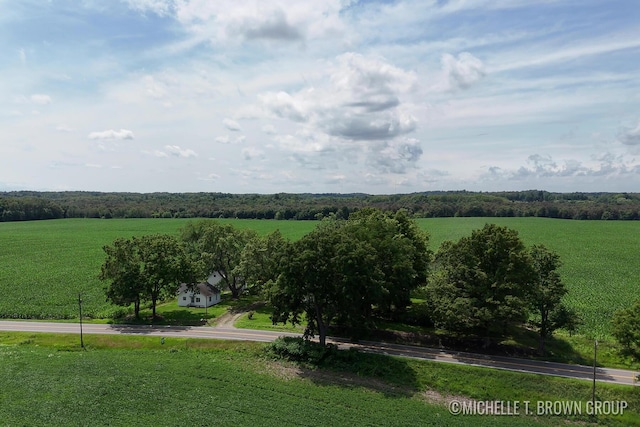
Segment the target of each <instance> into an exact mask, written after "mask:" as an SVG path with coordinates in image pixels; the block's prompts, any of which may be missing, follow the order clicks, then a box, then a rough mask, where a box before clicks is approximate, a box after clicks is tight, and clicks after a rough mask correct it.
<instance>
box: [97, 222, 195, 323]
mask: <svg viewBox="0 0 640 427" xmlns="http://www.w3.org/2000/svg"><path fill="white" fill-rule="evenodd" d="M104 251H105V253H106V254H107V257H106V260H105V262H104V264H103V265H102V268H101V272H100V279H102V280H110V284H109V285H108V287H107V289H106V295H107V299H108V300H109V301H111V302H113V303H114V304H116V305H121V306H127V305H130V304H134V311H135V315H136V317H139V313H140V304H141V302H143V301H148V302H151V307H152V312H153V317H154V318H155V317H156V305H157V303H158V301H159V300H161V299H164V298H166V297H169V296H173V295H175V293H176V291H177V289H178V286H179V284H180V283H181V282H182V281H185V282H187V283H190V284H192V283H193V282H194V278H195V274H194V267H193V264H192V263H191V262H190V260H189V258H188V256H187V254H186V252H185V250H184V247H183V246H182V245H181V244H180V242H179V241H178V240H177V239H176V238H175V237H173V236H169V235H164V234H156V235H148V236H142V237H133V238H131V239H117V240H116V241H114V243H113V245H112V246H105V247H104Z"/></svg>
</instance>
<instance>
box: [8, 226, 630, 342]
mask: <svg viewBox="0 0 640 427" xmlns="http://www.w3.org/2000/svg"><path fill="white" fill-rule="evenodd" d="M188 221H190V220H187V219H127V220H115V219H114V220H96V219H85V220H82V219H78V220H75V219H69V220H52V221H34V222H10V223H0V292H2V295H3V298H2V299H0V317H5V318H7V317H11V318H77V310H78V307H77V298H78V293H79V292H81V293H82V294H83V301H84V302H83V310H84V312H85V313H86V314H88V315H90V316H92V317H103V316H108V315H109V314H110V313H111V312H112V311H113V308H112V307H111V306H110V305H108V304H107V303H106V302H105V298H104V293H103V287H104V283H102V282H100V281H99V280H98V279H97V275H98V273H99V271H100V265H101V264H102V262H103V261H104V253H103V251H102V246H104V245H106V244H110V243H111V242H112V241H113V240H114V239H115V238H117V237H131V236H133V235H142V234H151V233H176V234H177V233H178V232H179V230H180V228H181V227H183V226H184V225H185V224H186V223H187V222H188ZM220 221H224V222H230V223H233V224H234V225H236V226H238V227H246V228H252V229H255V230H257V231H258V232H259V233H262V234H266V233H268V232H270V231H272V230H275V229H280V230H281V232H282V233H283V235H285V236H286V237H288V238H290V239H298V238H300V237H301V236H303V235H304V234H306V233H308V232H309V231H310V230H312V229H313V228H314V227H315V226H316V224H317V223H316V222H307V221H266V220H220ZM486 222H492V223H496V224H499V225H506V226H508V227H511V228H514V229H516V230H518V231H519V233H520V236H521V237H522V239H523V240H524V242H525V243H526V244H527V245H532V244H536V243H542V244H545V245H546V246H547V247H549V248H551V249H553V250H555V251H557V252H558V253H559V254H560V256H561V259H562V261H563V263H564V266H563V267H562V269H561V274H562V277H563V280H564V281H565V283H566V284H567V285H568V287H569V289H570V293H569V296H568V298H567V301H568V303H569V304H570V305H571V306H573V307H575V308H576V309H577V310H578V311H579V313H580V315H581V316H582V317H583V319H584V322H585V324H584V326H583V327H582V329H581V332H582V333H584V334H585V335H587V336H591V337H598V338H600V337H604V336H606V335H608V331H609V320H610V319H611V316H612V314H613V312H614V311H615V310H617V309H618V308H621V307H626V306H629V305H630V304H631V303H632V301H633V300H635V299H636V298H637V297H638V296H639V295H640V283H638V282H639V280H638V279H639V278H640V263H638V262H637V258H638V248H640V222H622V221H568V220H554V219H548V218H437V219H420V220H418V224H419V225H420V226H421V227H422V228H424V229H425V230H427V231H428V232H429V233H430V235H431V246H432V248H433V249H434V250H436V249H437V247H438V245H439V244H440V243H441V242H442V241H443V240H451V239H458V238H460V237H462V236H465V235H468V234H469V233H470V232H471V230H473V229H477V228H481V227H482V226H483V225H484V224H485V223H486ZM257 314H259V315H260V314H261V313H257Z"/></svg>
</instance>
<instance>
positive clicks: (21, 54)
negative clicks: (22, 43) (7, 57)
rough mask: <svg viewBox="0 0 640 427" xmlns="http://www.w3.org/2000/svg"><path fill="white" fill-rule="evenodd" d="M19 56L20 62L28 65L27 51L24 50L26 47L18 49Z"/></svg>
mask: <svg viewBox="0 0 640 427" xmlns="http://www.w3.org/2000/svg"><path fill="white" fill-rule="evenodd" d="M18 57H19V58H20V63H21V64H22V65H27V53H26V52H25V51H24V49H22V48H20V49H18Z"/></svg>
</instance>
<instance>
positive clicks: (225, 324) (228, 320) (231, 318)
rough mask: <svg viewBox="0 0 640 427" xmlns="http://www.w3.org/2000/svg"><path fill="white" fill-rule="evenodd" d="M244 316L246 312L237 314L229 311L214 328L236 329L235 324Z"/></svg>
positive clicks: (218, 320)
mask: <svg viewBox="0 0 640 427" xmlns="http://www.w3.org/2000/svg"><path fill="white" fill-rule="evenodd" d="M243 314H244V312H240V313H235V312H231V311H227V312H226V313H224V314H223V315H222V316H220V317H218V318H217V319H216V323H215V325H213V327H214V328H235V326H233V325H234V323H236V320H238V319H239V318H240V316H242V315H243Z"/></svg>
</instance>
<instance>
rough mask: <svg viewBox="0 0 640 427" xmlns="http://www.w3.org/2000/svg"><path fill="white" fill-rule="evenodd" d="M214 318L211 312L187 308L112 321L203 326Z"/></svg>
mask: <svg viewBox="0 0 640 427" xmlns="http://www.w3.org/2000/svg"><path fill="white" fill-rule="evenodd" d="M213 318H215V316H214V315H212V314H205V313H197V312H192V311H190V310H187V309H176V310H165V311H162V312H161V313H157V314H156V317H155V318H152V317H151V316H141V317H140V318H139V319H136V318H135V317H133V316H127V317H122V318H117V319H113V321H112V323H114V324H120V325H159V326H163V325H166V326H169V325H170V326H205V325H206V324H207V322H208V321H209V320H211V319H213Z"/></svg>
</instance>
